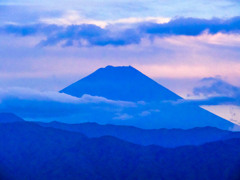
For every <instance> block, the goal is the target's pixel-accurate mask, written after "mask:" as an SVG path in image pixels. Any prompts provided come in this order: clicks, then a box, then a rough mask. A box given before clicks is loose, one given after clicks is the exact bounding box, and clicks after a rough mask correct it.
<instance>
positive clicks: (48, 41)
mask: <svg viewBox="0 0 240 180" xmlns="http://www.w3.org/2000/svg"><path fill="white" fill-rule="evenodd" d="M0 31H1V32H2V33H10V34H15V35H18V36H34V35H43V36H45V39H44V40H42V41H41V42H40V43H39V44H40V45H41V46H54V45H62V47H69V46H76V47H83V46H107V45H112V46H126V45H130V44H139V43H140V42H141V40H142V39H143V38H149V39H153V38H155V37H166V36H180V35H185V36H198V35H200V34H203V33H206V32H207V33H208V34H217V33H227V34H229V33H233V34H239V33H240V17H234V18H231V19H226V20H223V19H217V18H214V19H210V20H207V19H197V18H176V19H172V20H171V21H169V22H166V23H160V24H159V23H154V22H151V21H144V22H140V23H139V22H138V23H132V25H131V26H129V23H128V25H127V26H126V23H116V24H111V25H108V26H106V27H104V28H103V27H101V26H97V25H94V24H79V25H69V26H61V25H54V24H34V25H22V26H21V25H13V24H12V25H6V26H4V27H2V28H1V29H0Z"/></svg>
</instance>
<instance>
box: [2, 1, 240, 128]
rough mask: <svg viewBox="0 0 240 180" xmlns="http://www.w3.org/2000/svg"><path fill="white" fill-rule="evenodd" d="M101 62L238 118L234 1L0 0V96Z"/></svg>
mask: <svg viewBox="0 0 240 180" xmlns="http://www.w3.org/2000/svg"><path fill="white" fill-rule="evenodd" d="M107 65H114V66H118V65H132V66H133V67H135V68H137V69H138V70H140V71H141V72H143V73H144V74H146V75H148V76H149V77H151V78H152V79H154V80H155V81H157V82H159V83H160V84H162V85H164V86H165V87H167V88H169V89H170V90H172V91H174V92H175V93H177V94H179V95H181V96H182V97H184V98H187V99H189V101H194V102H196V101H197V102H198V103H199V105H201V106H203V107H204V108H206V109H208V110H210V111H212V112H214V113H216V114H218V115H220V116H222V117H225V118H227V119H228V120H231V121H234V122H237V123H240V107H239V105H240V104H239V98H240V88H239V87H240V81H239V79H240V2H239V1H237V0H218V1H207V0H187V1H184V2H183V1H180V0H168V1H166V0H149V1H146V0H138V1H134V2H133V1H130V0H114V1H113V0H104V1H103V0H92V1H90V2H89V1H85V0H68V1H67V0H61V1H57V0H52V1H47V0H42V1H39V2H36V1H33V0H21V1H20V0H4V1H3V0H0V89H1V92H2V97H5V95H4V93H5V94H8V93H10V92H12V91H14V92H15V90H16V89H17V90H19V92H18V93H16V94H22V92H28V90H29V89H31V92H32V91H34V92H35V91H38V93H36V94H42V93H43V92H46V91H47V92H52V93H53V92H57V91H59V90H61V89H63V88H64V87H66V86H67V85H69V84H71V83H73V82H75V81H77V80H79V79H81V78H82V77H84V76H86V75H88V74H90V73H92V72H93V71H95V70H96V69H98V68H100V67H105V66H107ZM22 88H26V90H22ZM6 91H7V92H6ZM0 94H1V93H0ZM20 97H21V96H20ZM18 98H19V97H18ZM36 99H37V97H36Z"/></svg>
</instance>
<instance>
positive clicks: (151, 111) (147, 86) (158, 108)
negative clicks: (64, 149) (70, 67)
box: [60, 66, 238, 130]
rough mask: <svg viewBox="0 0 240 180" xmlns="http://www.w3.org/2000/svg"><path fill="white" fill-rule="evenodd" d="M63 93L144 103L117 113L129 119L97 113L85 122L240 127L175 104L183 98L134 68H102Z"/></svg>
mask: <svg viewBox="0 0 240 180" xmlns="http://www.w3.org/2000/svg"><path fill="white" fill-rule="evenodd" d="M60 92H61V93H66V94H68V95H71V96H75V97H82V96H83V95H85V94H88V95H91V96H100V97H104V98H107V99H110V100H115V101H129V102H135V103H138V102H144V104H145V105H142V106H141V107H140V108H138V109H137V108H135V109H134V108H126V109H124V110H122V111H121V112H119V113H118V114H120V115H119V116H120V117H126V118H116V117H114V116H110V115H108V112H102V114H101V117H99V115H94V112H89V113H88V112H87V114H88V115H89V116H88V115H87V116H86V113H85V115H84V117H85V118H86V120H84V121H85V122H97V123H100V124H115V125H131V126H135V127H139V128H143V129H156V128H181V129H189V128H195V127H206V126H210V127H216V128H220V129H224V130H231V129H233V128H235V127H238V126H237V125H235V124H233V123H231V122H229V121H227V120H225V119H223V118H221V117H219V116H217V115H215V114H213V113H211V112H209V111H207V110H205V109H202V108H201V107H199V106H197V105H192V104H186V103H176V102H177V101H178V100H183V98H182V97H180V96H178V95H177V94H175V93H174V92H172V91H170V90H168V89H167V88H165V87H163V86H162V85H160V84H158V83H157V82H155V81H154V80H152V79H150V78H149V77H147V76H146V75H144V74H142V73H141V72H140V71H138V70H137V69H135V68H133V67H131V66H119V67H113V66H107V67H105V68H100V69H98V70H96V71H95V72H93V73H92V74H90V75H88V76H87V77H85V78H83V79H81V80H79V81H77V82H75V83H73V84H71V85H70V86H68V87H66V88H64V89H62V90H61V91H60ZM80 119H81V118H80ZM81 122H82V120H81ZM74 123H78V121H75V122H74Z"/></svg>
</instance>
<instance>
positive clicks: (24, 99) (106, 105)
mask: <svg viewBox="0 0 240 180" xmlns="http://www.w3.org/2000/svg"><path fill="white" fill-rule="evenodd" d="M127 107H128V108H129V107H136V104H135V103H133V102H126V101H113V100H108V99H106V98H104V97H98V96H90V95H83V96H82V97H81V98H76V97H73V96H70V95H67V94H64V93H59V92H52V91H47V92H42V91H37V90H33V89H26V88H8V89H0V111H1V112H13V113H16V114H19V115H22V116H23V117H26V118H50V117H53V118H54V117H62V116H69V115H73V114H79V113H85V112H88V113H90V112H91V111H105V112H111V113H116V112H121V111H122V110H123V109H124V108H127Z"/></svg>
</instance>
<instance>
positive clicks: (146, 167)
mask: <svg viewBox="0 0 240 180" xmlns="http://www.w3.org/2000/svg"><path fill="white" fill-rule="evenodd" d="M0 137H2V138H0V147H1V148H0V160H1V165H0V170H2V172H0V175H1V174H3V175H4V176H2V177H1V179H2V180H5V179H6V178H5V177H8V178H9V179H11V180H15V179H17V180H22V179H35V180H38V179H39V180H40V179H41V180H42V179H45V180H50V179H59V180H61V179H64V180H75V179H82V180H90V179H91V180H102V179H105V180H110V179H116V180H120V179H129V180H131V179H139V180H143V179H149V180H156V179H173V180H180V179H185V180H193V179H194V180H200V179H205V180H210V179H211V180H212V179H218V180H229V179H230V180H233V179H234V180H235V179H236V180H237V179H238V178H239V167H240V139H231V140H227V141H219V142H214V143H208V144H204V145H202V146H184V147H179V148H173V149H168V148H161V147H158V146H146V147H144V146H140V145H135V144H131V143H128V142H124V141H121V140H118V139H116V138H113V137H101V138H92V139H89V138H86V137H84V136H82V135H81V134H79V133H71V132H66V131H61V130H56V129H53V128H44V127H40V126H38V125H35V124H32V123H26V122H17V123H4V124H0ZM173 172H174V173H173Z"/></svg>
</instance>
